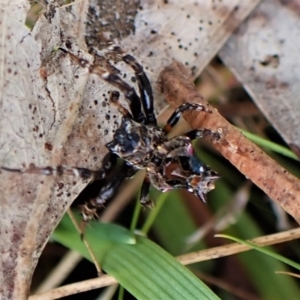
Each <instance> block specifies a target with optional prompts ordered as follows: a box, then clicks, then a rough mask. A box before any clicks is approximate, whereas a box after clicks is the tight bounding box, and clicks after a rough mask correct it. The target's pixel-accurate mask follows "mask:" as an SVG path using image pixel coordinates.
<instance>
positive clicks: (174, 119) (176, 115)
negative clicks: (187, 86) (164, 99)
mask: <svg viewBox="0 0 300 300" xmlns="http://www.w3.org/2000/svg"><path fill="white" fill-rule="evenodd" d="M188 110H195V111H205V112H207V113H211V110H209V109H208V108H206V107H205V106H203V105H201V104H198V103H184V104H182V105H180V106H179V107H178V108H177V109H176V110H175V111H174V112H173V113H172V115H171V117H170V118H169V119H168V121H167V123H166V125H165V127H164V129H163V131H164V132H165V133H166V134H167V133H169V132H170V131H171V130H172V128H173V127H174V126H175V125H176V124H177V123H178V121H179V119H180V117H181V116H182V114H183V112H185V111H188Z"/></svg>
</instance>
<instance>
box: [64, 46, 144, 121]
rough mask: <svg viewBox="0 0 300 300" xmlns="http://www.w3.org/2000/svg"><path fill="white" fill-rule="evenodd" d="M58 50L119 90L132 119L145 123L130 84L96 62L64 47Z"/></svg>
mask: <svg viewBox="0 0 300 300" xmlns="http://www.w3.org/2000/svg"><path fill="white" fill-rule="evenodd" d="M59 50H61V51H62V52H64V53H66V54H68V55H69V56H70V57H71V59H73V60H74V61H76V62H77V63H78V65H79V66H81V67H83V68H88V69H89V72H90V73H92V74H96V75H98V76H99V77H101V78H102V79H103V80H105V81H107V82H108V83H110V84H111V85H113V86H115V87H117V88H118V89H119V90H121V91H122V93H123V94H124V95H125V98H126V100H127V102H128V104H129V107H130V110H131V113H132V115H133V119H134V120H135V121H136V122H138V123H143V124H144V123H145V116H144V114H143V112H142V105H141V100H140V98H139V96H138V95H137V93H136V91H135V89H134V88H133V87H132V86H130V85H129V84H127V83H126V82H125V81H124V80H122V79H121V78H120V76H118V75H116V74H111V73H110V72H108V71H105V70H103V69H102V68H100V67H99V66H98V65H97V64H91V63H89V61H88V60H86V59H82V58H79V57H77V56H76V55H74V54H72V53H71V52H69V51H68V50H66V49H64V48H59Z"/></svg>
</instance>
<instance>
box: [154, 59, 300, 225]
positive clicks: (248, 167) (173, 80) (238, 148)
mask: <svg viewBox="0 0 300 300" xmlns="http://www.w3.org/2000/svg"><path fill="white" fill-rule="evenodd" d="M160 85H161V90H162V92H163V93H164V96H165V97H166V100H167V101H168V103H170V104H172V105H173V106H175V107H178V106H179V105H180V104H182V103H185V102H197V103H201V104H203V105H205V106H206V107H207V108H209V109H211V110H212V113H211V114H207V113H206V114H205V113H203V112H199V113H198V112H186V113H185V114H184V117H185V119H186V121H187V122H188V123H189V124H190V125H191V126H192V128H207V129H211V130H214V131H218V132H221V133H222V139H221V142H216V141H212V142H213V144H214V147H215V148H216V149H217V150H218V151H219V152H220V153H221V154H222V155H223V156H224V157H226V158H227V159H228V160H229V161H230V162H231V163H232V164H233V165H234V166H235V167H236V168H237V169H238V170H240V172H241V173H243V174H244V175H245V176H246V177H247V178H249V179H250V180H251V181H252V182H253V183H255V184H256V185H257V186H258V187H259V188H261V189H262V190H263V191H264V192H265V193H266V194H267V195H268V196H269V197H270V198H271V199H272V200H274V201H276V202H277V203H278V204H279V205H281V207H282V208H283V209H284V210H285V211H286V212H288V213H289V214H290V215H291V216H293V217H294V218H295V220H296V221H297V222H298V223H299V224H300V181H299V180H298V179H297V178H296V177H294V176H293V175H291V174H289V173H288V172H287V170H285V169H284V168H282V167H281V166H280V165H278V163H277V162H275V161H274V160H273V159H271V158H270V157H269V156H267V155H266V154H265V153H264V152H263V151H262V150H261V149H260V148H259V147H258V146H256V145H255V144H253V143H252V142H250V141H249V140H248V139H247V138H246V137H245V136H244V135H243V134H242V133H241V132H240V131H239V130H237V129H236V128H235V127H233V126H232V125H231V124H230V123H229V122H227V121H226V120H225V119H224V118H223V117H222V116H221V115H220V114H219V113H218V111H217V110H216V109H214V108H213V107H212V106H210V105H209V104H208V103H207V102H206V101H205V100H204V99H203V98H202V97H201V96H200V95H199V94H198V92H197V90H196V89H195V86H194V84H193V82H192V80H191V79H190V76H189V74H188V71H187V70H186V69H185V67H184V66H183V65H182V64H180V63H178V62H174V63H172V64H171V65H170V66H168V67H166V68H165V69H164V70H163V71H162V72H161V73H160Z"/></svg>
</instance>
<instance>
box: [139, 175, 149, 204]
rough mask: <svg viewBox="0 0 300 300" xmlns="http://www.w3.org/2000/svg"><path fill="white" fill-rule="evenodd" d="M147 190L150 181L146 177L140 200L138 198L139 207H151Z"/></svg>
mask: <svg viewBox="0 0 300 300" xmlns="http://www.w3.org/2000/svg"><path fill="white" fill-rule="evenodd" d="M149 190H150V180H149V178H148V176H146V177H145V178H144V181H143V184H142V188H141V198H140V202H141V205H143V206H151V201H150V200H149Z"/></svg>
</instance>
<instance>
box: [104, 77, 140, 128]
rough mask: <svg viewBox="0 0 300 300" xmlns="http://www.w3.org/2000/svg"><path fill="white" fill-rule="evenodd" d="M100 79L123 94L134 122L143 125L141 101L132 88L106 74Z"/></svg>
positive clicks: (119, 79)
mask: <svg viewBox="0 0 300 300" xmlns="http://www.w3.org/2000/svg"><path fill="white" fill-rule="evenodd" d="M102 78H103V79H104V80H105V81H107V82H109V83H110V84H111V85H113V86H115V87H117V88H118V89H119V90H121V91H122V92H123V93H124V95H125V98H126V99H127V101H128V103H129V107H130V110H131V113H132V116H133V119H134V121H136V122H138V123H145V116H144V114H143V112H142V107H141V101H140V98H139V96H138V95H137V93H136V91H135V90H134V88H133V87H132V86H130V85H129V84H127V83H126V82H125V81H123V80H122V79H121V78H120V77H119V76H118V75H115V74H110V73H108V72H106V73H104V74H102Z"/></svg>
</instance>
